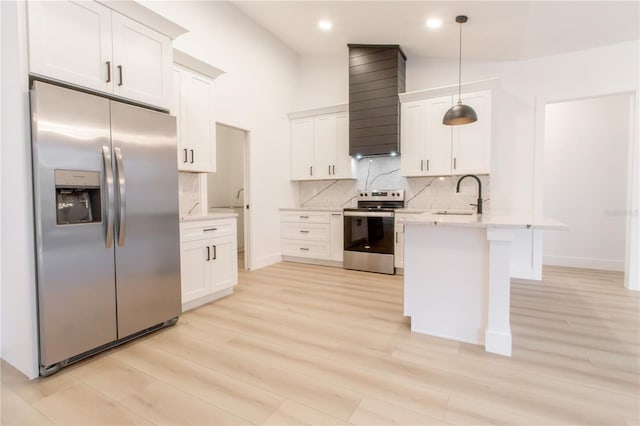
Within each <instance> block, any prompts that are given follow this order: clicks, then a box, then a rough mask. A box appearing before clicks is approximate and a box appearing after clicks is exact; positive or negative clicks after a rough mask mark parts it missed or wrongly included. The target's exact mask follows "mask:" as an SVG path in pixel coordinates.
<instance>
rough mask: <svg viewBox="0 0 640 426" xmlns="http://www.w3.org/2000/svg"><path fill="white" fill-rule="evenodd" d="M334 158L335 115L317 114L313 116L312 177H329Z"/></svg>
mask: <svg viewBox="0 0 640 426" xmlns="http://www.w3.org/2000/svg"><path fill="white" fill-rule="evenodd" d="M335 159H336V117H335V115H319V116H317V117H314V118H313V165H314V168H313V177H314V178H316V179H330V178H331V175H332V170H331V166H333V165H335Z"/></svg>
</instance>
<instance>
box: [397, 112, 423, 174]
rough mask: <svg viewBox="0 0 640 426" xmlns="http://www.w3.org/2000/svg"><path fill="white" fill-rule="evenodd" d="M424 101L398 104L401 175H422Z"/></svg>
mask: <svg viewBox="0 0 640 426" xmlns="http://www.w3.org/2000/svg"><path fill="white" fill-rule="evenodd" d="M425 111H426V102H425V101H413V102H405V103H403V104H401V106H400V135H401V137H402V140H401V142H402V145H401V153H402V156H401V157H400V159H401V161H400V170H401V173H402V175H403V176H424V173H425V168H424V163H425V160H426V146H425V141H426V136H425V134H426V125H425V119H426V113H425Z"/></svg>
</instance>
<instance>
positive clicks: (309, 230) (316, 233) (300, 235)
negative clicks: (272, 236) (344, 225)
mask: <svg viewBox="0 0 640 426" xmlns="http://www.w3.org/2000/svg"><path fill="white" fill-rule="evenodd" d="M282 238H285V239H298V240H305V241H329V225H328V224H324V223H287V222H285V223H284V224H283V225H282Z"/></svg>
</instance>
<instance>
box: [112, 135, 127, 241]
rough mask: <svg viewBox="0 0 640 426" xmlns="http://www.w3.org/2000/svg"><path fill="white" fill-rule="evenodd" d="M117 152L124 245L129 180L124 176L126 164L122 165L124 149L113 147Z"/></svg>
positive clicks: (120, 220) (121, 238)
mask: <svg viewBox="0 0 640 426" xmlns="http://www.w3.org/2000/svg"><path fill="white" fill-rule="evenodd" d="M113 151H114V152H115V154H116V172H117V174H118V205H119V206H120V212H119V214H118V245H119V246H123V245H124V236H125V233H126V230H127V193H126V184H127V181H126V179H125V177H124V166H123V165H122V150H121V149H120V148H119V147H116V148H114V149H113Z"/></svg>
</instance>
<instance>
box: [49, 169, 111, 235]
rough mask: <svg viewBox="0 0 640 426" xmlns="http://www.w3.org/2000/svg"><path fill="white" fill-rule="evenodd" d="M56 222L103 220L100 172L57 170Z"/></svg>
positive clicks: (64, 223) (55, 172)
mask: <svg viewBox="0 0 640 426" xmlns="http://www.w3.org/2000/svg"><path fill="white" fill-rule="evenodd" d="M54 177H55V185H56V223H57V224H58V225H71V224H78V223H90V222H100V221H101V217H100V216H101V211H102V209H101V208H100V200H101V198H100V172H88V171H80V170H55V171H54Z"/></svg>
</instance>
